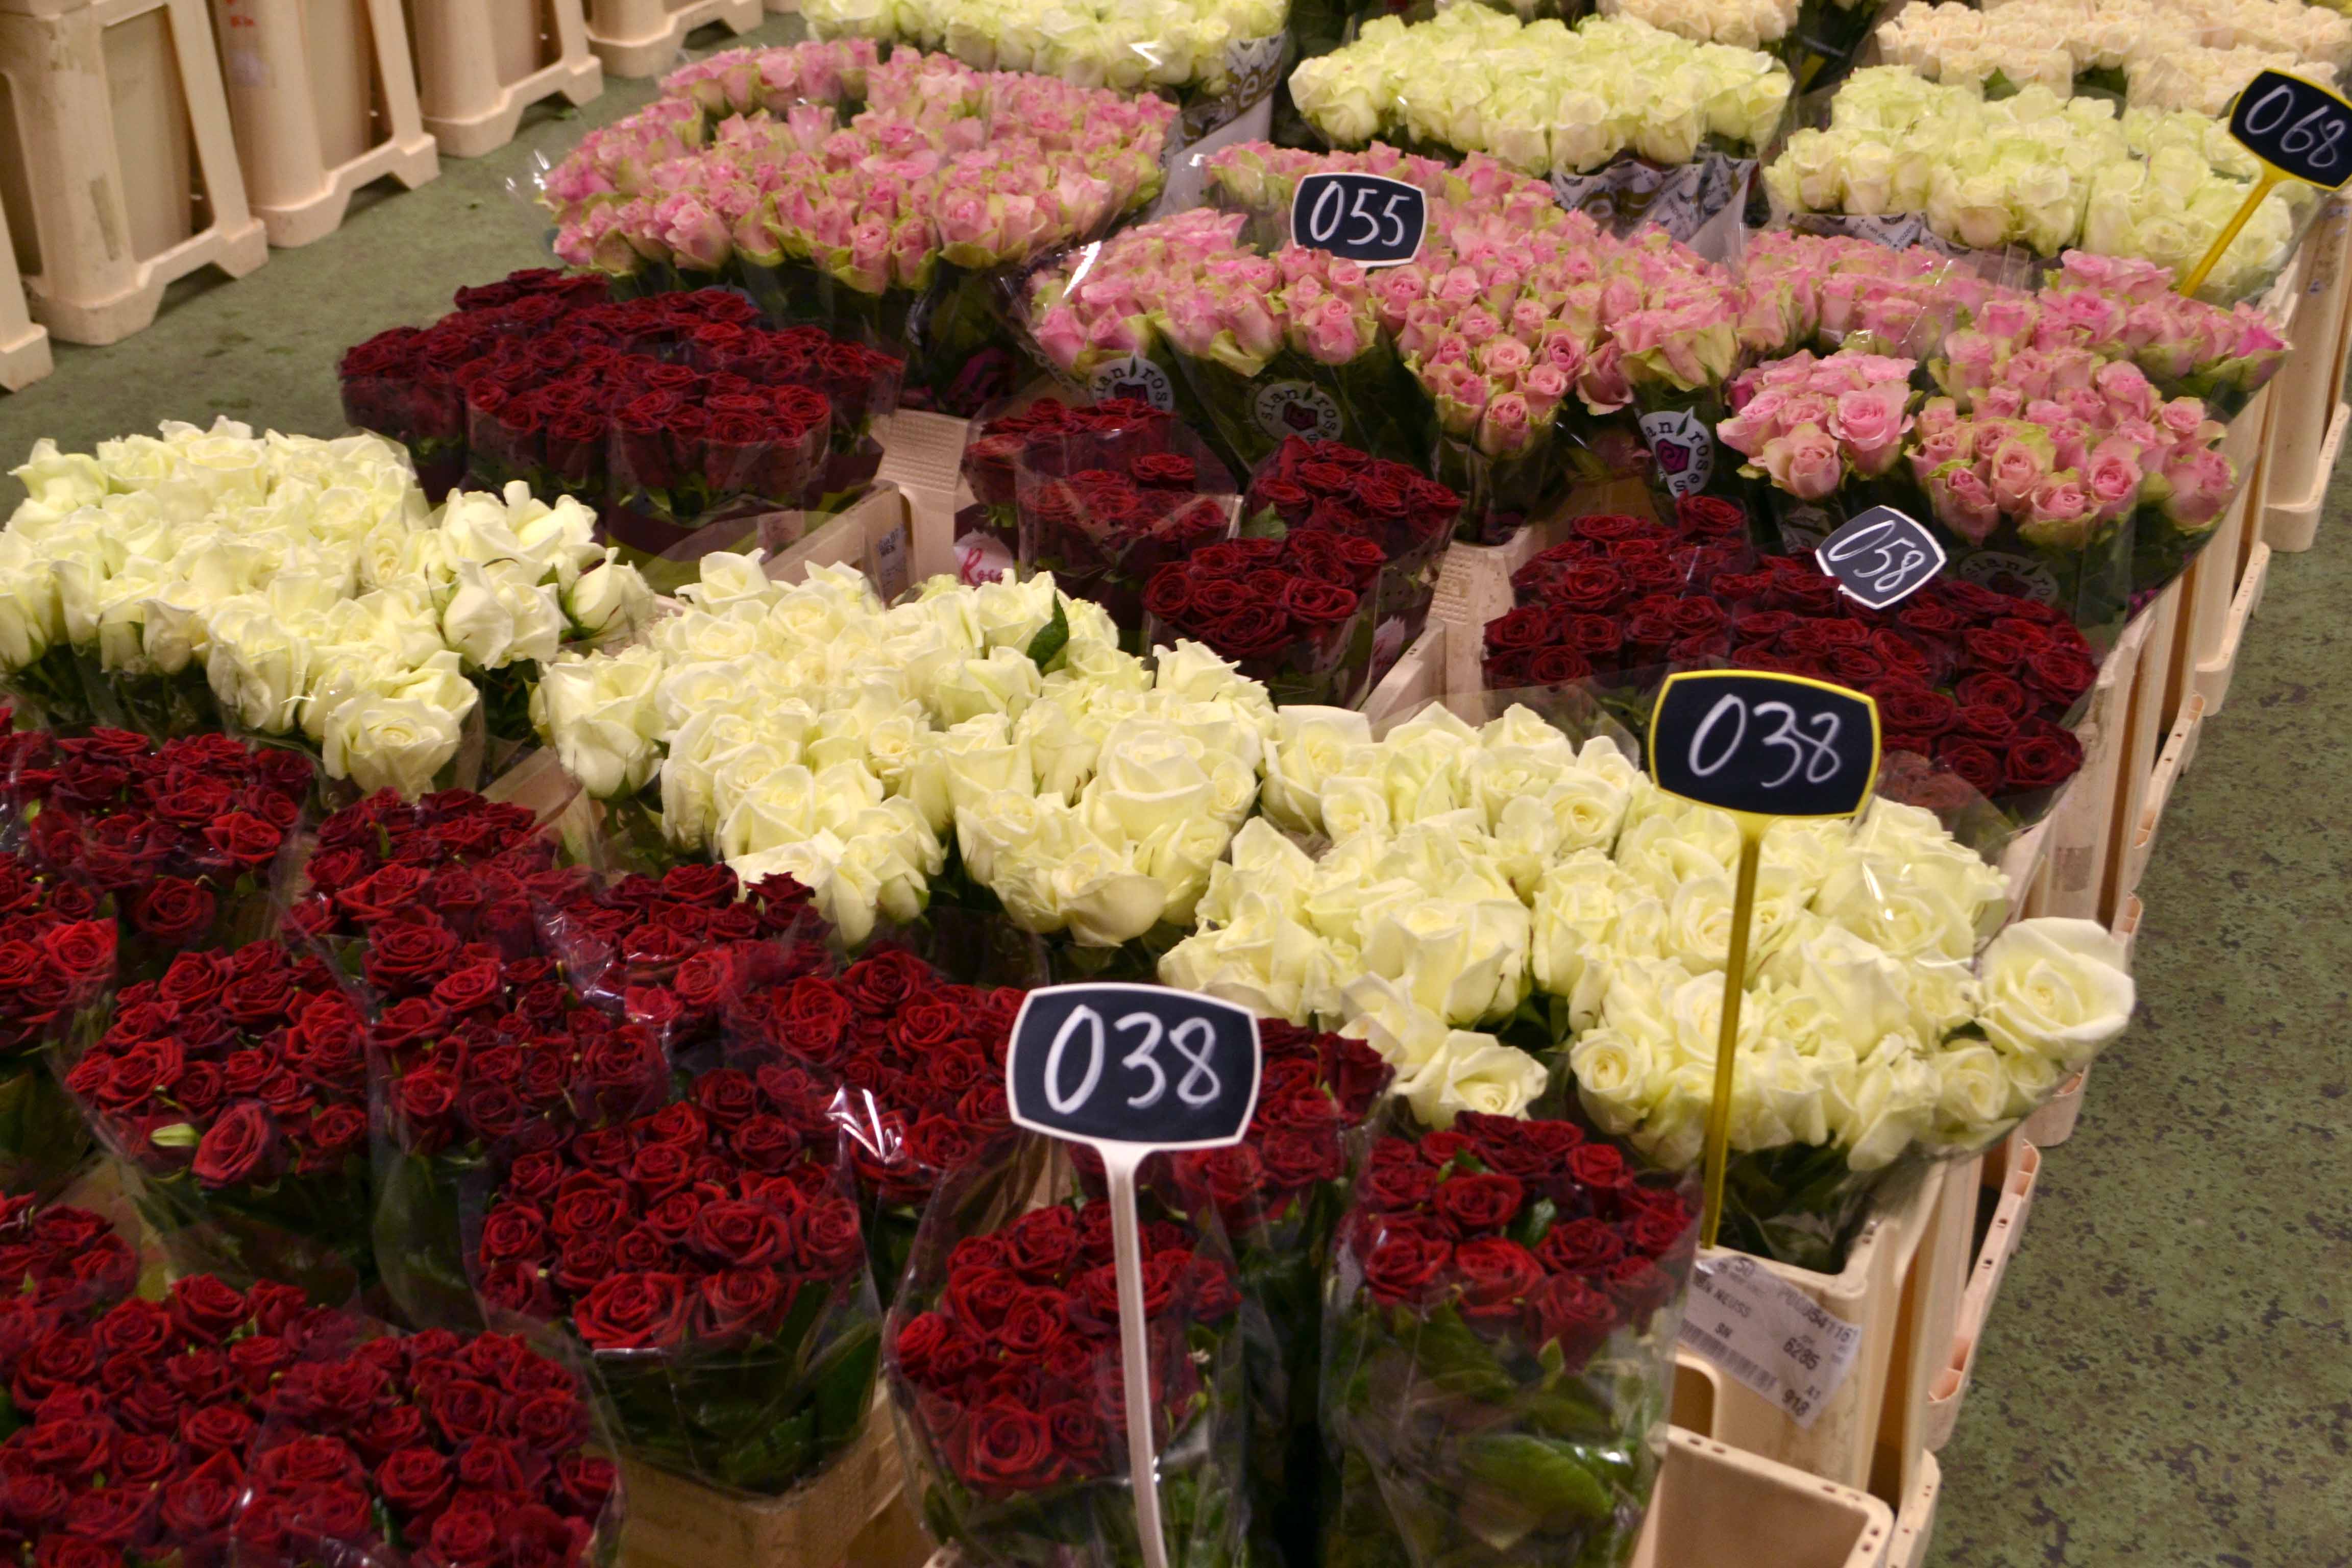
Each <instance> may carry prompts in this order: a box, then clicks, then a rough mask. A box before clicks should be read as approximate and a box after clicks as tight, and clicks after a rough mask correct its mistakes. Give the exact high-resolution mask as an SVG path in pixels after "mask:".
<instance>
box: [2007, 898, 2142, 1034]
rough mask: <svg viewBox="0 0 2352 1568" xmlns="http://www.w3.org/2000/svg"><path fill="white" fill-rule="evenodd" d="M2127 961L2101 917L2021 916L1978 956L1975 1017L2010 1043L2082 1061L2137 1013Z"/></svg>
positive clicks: (2118, 1031)
mask: <svg viewBox="0 0 2352 1568" xmlns="http://www.w3.org/2000/svg"><path fill="white" fill-rule="evenodd" d="M2123 965H2124V950H2123V944H2122V943H2121V942H2118V941H2116V938H2115V937H2114V936H2113V935H2112V934H2111V933H2110V932H2109V931H2107V930H2106V928H2105V927H2104V926H2101V925H2099V924H2097V923H2096V922H2095V921H2074V920H2056V919H2048V918H2043V919H2037V920H2028V921H2018V922H2017V923H2016V924H2015V925H2012V926H2011V927H2009V928H2008V929H2007V930H2006V931H2002V932H2001V933H2000V935H1999V936H1997V937H1995V938H1993V940H1992V942H1991V945H1990V946H1988V947H1987V948H1986V949H1985V951H1984V954H1983V956H1982V957H1981V958H1980V959H1979V961H1978V963H1977V977H1978V982H1979V984H1980V985H1981V986H1982V987H1983V997H1982V1000H1981V1002H1980V1003H1979V1010H1978V1014H1977V1022H1978V1024H1979V1026H1980V1027H1982V1028H1983V1030H1984V1032H1985V1035H1986V1037H1988V1038H1990V1040H1991V1041H1992V1042H1993V1044H1995V1045H1997V1046H1999V1047H2001V1048H2002V1049H2003V1050H2005V1051H2010V1052H2014V1053H2016V1054H2018V1055H2021V1056H2038V1057H2046V1058H2049V1059H2050V1060H2052V1061H2053V1062H2055V1063H2057V1064H2058V1065H2060V1066H2061V1067H2063V1068H2078V1067H2080V1066H2082V1065H2083V1064H2084V1062H2087V1061H2089V1060H2090V1059H2091V1058H2092V1057H2094V1056H2095V1055H2097V1054H2098V1052H2099V1050H2100V1048H2101V1047H2104V1046H2105V1045H2106V1044H2108V1043H2109V1042H2110V1041H2112V1040H2113V1039H2115V1037H2116V1036H2118V1035H2120V1034H2122V1033H2123V1031H2124V1026H2125V1025H2126V1024H2128V1023H2129V1022H2130V1021H2131V1010H2132V1001H2133V990H2132V981H2131V976H2130V975H2129V974H2126V973H2125V972H2124V966H2123Z"/></svg>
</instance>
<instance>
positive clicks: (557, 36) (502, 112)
mask: <svg viewBox="0 0 2352 1568" xmlns="http://www.w3.org/2000/svg"><path fill="white" fill-rule="evenodd" d="M401 4H402V8H403V10H404V12H405V13H406V15H407V18H408V36H409V39H410V41H411V42H412V43H413V44H414V46H415V50H414V52H415V57H416V79H417V102H418V107H419V108H420V110H422V112H423V115H424V123H425V130H426V131H428V132H432V134H433V137H434V139H435V140H436V142H439V143H440V147H441V151H442V152H443V153H446V155H448V156H449V157H452V158H478V157H480V156H481V155H482V154H483V153H494V152H496V151H497V150H498V149H499V148H501V147H503V146H505V145H506V144H507V143H508V142H511V141H513V140H514V138H515V131H516V129H517V128H518V127H519V126H520V125H521V123H522V116H523V110H527V109H529V108H530V106H531V105H532V104H534V103H537V102H539V101H540V100H541V99H546V98H553V97H556V96H558V95H559V94H560V95H562V98H563V99H564V100H566V101H567V102H571V103H575V104H577V103H586V102H588V101H589V100H592V99H593V98H595V97H596V96H597V95H598V94H600V93H602V92H603V91H604V67H603V66H602V65H600V64H598V63H597V59H596V57H595V55H594V54H593V53H591V52H590V50H589V47H588V23H587V18H586V17H585V16H583V14H582V12H581V9H580V5H581V0H401Z"/></svg>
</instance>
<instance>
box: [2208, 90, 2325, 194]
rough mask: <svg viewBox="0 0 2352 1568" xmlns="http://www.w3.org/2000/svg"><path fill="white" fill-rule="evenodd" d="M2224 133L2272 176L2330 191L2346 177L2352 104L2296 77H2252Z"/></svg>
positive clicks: (2231, 114) (2233, 110)
mask: <svg viewBox="0 0 2352 1568" xmlns="http://www.w3.org/2000/svg"><path fill="white" fill-rule="evenodd" d="M2230 134H2231V135H2232V136H2234V137H2236V138H2237V139H2238V141H2239V142H2242V143H2243V144H2244V146H2245V149H2246V151H2247V152H2249V153H2252V154H2253V155H2254V156H2255V157H2257V158H2260V159H2261V160H2262V161H2263V163H2267V164H2269V165H2270V169H2271V173H2272V175H2273V177H2275V176H2277V175H2282V174H2283V175H2285V176H2286V177H2288V178H2290V179H2296V180H2302V181H2305V182H2306V183H2307V184H2314V185H2318V186H2320V187H2321V188H2322V189H2325V190H2331V191H2332V190H2336V189H2338V188H2339V187H2341V186H2342V185H2343V184H2344V183H2345V181H2346V180H2347V178H2352V103H2347V102H2345V101H2344V100H2343V99H2341V98H2339V97H2337V96H2336V94H2335V93H2333V92H2331V91H2329V90H2328V89H2326V88H2325V87H2321V86H2319V85H2317V84H2315V83H2313V82H2308V81H2305V80H2304V79H2302V78H2301V77H2297V76H2290V75H2288V74H2287V73H2286V72H2284V71H2278V70H2263V71H2259V72H2257V73H2256V74H2255V76H2254V79H2253V80H2252V81H2250V82H2248V83H2247V84H2246V87H2245V90H2244V91H2242V92H2241V93H2239V94H2238V101H2237V104H2236V105H2235V107H2233V108H2232V109H2231V111H2230ZM2264 188H2265V189H2267V188H2268V187H2267V185H2265V186H2264Z"/></svg>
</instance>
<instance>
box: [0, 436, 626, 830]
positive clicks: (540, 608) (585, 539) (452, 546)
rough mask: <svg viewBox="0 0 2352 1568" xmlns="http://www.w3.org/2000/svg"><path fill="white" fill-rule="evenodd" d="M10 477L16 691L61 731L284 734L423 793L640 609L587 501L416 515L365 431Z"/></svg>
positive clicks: (410, 489)
mask: <svg viewBox="0 0 2352 1568" xmlns="http://www.w3.org/2000/svg"><path fill="white" fill-rule="evenodd" d="M16 473H17V477H18V478H19V479H22V480H23V481H24V482H25V485H26V489H27V491H28V492H29V499H27V500H26V501H25V502H24V503H23V504H22V505H21V506H19V507H18V508H17V510H16V514H15V515H14V516H13V517H12V518H11V519H10V520H9V522H8V526H7V529H6V531H5V532H0V584H5V585H0V616H6V615H7V613H8V612H11V611H13V612H14V613H15V618H14V619H13V620H9V621H6V622H5V624H0V638H6V639H8V641H7V646H5V647H0V666H5V668H7V669H8V670H9V671H10V672H11V673H10V675H9V678H8V679H9V680H10V682H11V683H12V685H13V686H14V687H16V689H19V690H22V691H24V692H26V693H27V694H29V695H31V696H33V697H34V698H35V700H38V701H40V702H42V703H43V705H44V706H45V708H47V710H48V711H50V712H51V713H53V714H54V715H56V716H57V717H58V719H59V720H60V721H65V722H75V721H89V720H91V719H103V720H107V721H113V722H128V723H130V724H131V725H133V726H135V727H139V728H142V729H145V730H147V731H150V732H152V733H156V734H161V735H168V734H172V733H178V732H186V731H194V730H202V729H211V728H216V727H219V726H222V725H229V726H234V727H236V728H238V729H242V730H245V731H251V732H252V733H254V734H257V735H264V736H283V737H286V738H287V739H289V741H292V742H296V743H298V744H301V745H304V746H306V747H308V748H310V749H312V750H314V751H316V752H318V753H319V754H320V757H321V758H322V759H323V761H324V763H325V764H326V768H327V771H328V773H329V775H330V776H331V777H334V778H338V779H349V780H351V781H352V783H353V784H356V785H357V786H358V787H359V788H361V789H362V790H365V791H373V790H377V789H383V788H392V789H396V790H399V791H400V792H401V793H403V794H404V795H417V794H419V793H422V792H423V791H424V790H425V789H428V788H430V787H432V785H433V783H434V781H435V779H436V776H437V775H441V774H442V773H445V771H446V770H447V769H448V768H449V767H450V766H451V765H452V764H453V763H456V762H457V760H458V757H459V752H460V750H461V747H462V746H463V744H464V742H465V741H466V739H467V735H468V733H469V732H471V733H473V734H474V735H475V736H476V745H477V747H478V746H479V744H480V742H481V738H482V736H483V735H484V734H485V733H488V734H491V735H496V736H499V737H504V738H514V737H518V736H520V735H523V734H527V733H528V728H527V725H526V724H525V721H524V715H523V710H524V707H525V705H526V704H527V702H528V690H529V687H530V683H531V681H532V680H533V679H535V678H536V676H537V673H538V671H539V668H540V667H541V665H543V664H545V663H546V662H548V661H551V660H552V659H554V658H556V656H557V655H558V653H559V652H560V651H562V649H564V648H566V647H596V646H602V645H604V644H607V643H612V642H616V641H622V640H625V639H626V638H628V637H631V636H633V635H635V630H636V628H637V626H638V625H639V624H640V623H641V622H642V621H643V620H644V619H645V618H646V616H647V614H648V613H649V612H650V609H651V605H652V595H651V594H650V593H649V592H648V591H647V590H646V586H645V584H644V582H643V581H642V580H641V579H640V578H639V577H638V576H637V574H636V573H635V570H634V569H632V568H630V567H627V566H623V565H620V564H618V563H615V562H614V561H613V559H612V555H611V552H609V551H606V550H604V549H603V548H600V547H598V546H597V545H595V544H594V543H593V542H591V537H590V536H591V532H592V531H593V526H594V521H595V520H594V517H593V514H592V513H590V512H589V511H588V510H586V509H585V508H583V507H581V506H580V505H578V504H577V503H576V502H572V501H565V502H562V503H561V504H559V505H558V506H555V507H548V506H545V505H542V504H541V503H540V502H538V501H535V500H531V499H530V496H529V495H528V493H527V492H525V491H524V489H523V488H522V487H520V486H513V487H509V491H508V493H507V494H506V495H505V496H503V497H500V496H489V495H477V494H467V493H463V492H460V493H457V494H455V495H453V496H452V497H451V498H450V500H449V501H448V503H447V504H446V506H445V507H444V508H442V509H441V510H438V511H429V510H427V509H426V507H425V497H424V493H423V492H422V491H421V490H420V489H418V488H417V486H416V481H415V475H414V473H413V472H412V471H411V469H410V468H409V466H408V461H407V458H406V455H405V454H404V453H403V452H402V451H401V449H400V448H399V447H396V446H394V444H392V443H390V442H387V441H384V440H382V439H381V438H379V437H372V436H354V437H344V438H342V439H341V440H336V441H319V440H312V439H310V438H308V437H289V436H279V435H278V434H276V433H274V432H273V433H271V434H269V435H267V436H263V437H256V436H254V435H253V433H252V432H251V431H250V430H249V429H247V427H246V426H242V425H237V424H235V423H233V422H231V421H228V420H226V419H224V420H222V421H220V422H218V423H216V424H215V426H213V427H212V428H211V429H210V430H208V431H207V430H200V429H198V428H197V427H196V426H191V425H182V424H176V423H167V424H166V425H164V426H163V428H162V432H161V434H160V435H159V436H155V437H145V436H134V437H125V438H123V439H121V440H119V441H109V442H103V443H100V446H99V448H98V450H97V451H96V452H95V453H92V454H79V453H63V452H60V451H58V448H57V447H56V445H55V443H53V442H48V441H43V442H41V443H39V444H38V445H37V447H35V448H34V452H33V456H32V459H31V461H29V462H28V463H27V464H26V466H25V467H23V468H19V469H18V470H16Z"/></svg>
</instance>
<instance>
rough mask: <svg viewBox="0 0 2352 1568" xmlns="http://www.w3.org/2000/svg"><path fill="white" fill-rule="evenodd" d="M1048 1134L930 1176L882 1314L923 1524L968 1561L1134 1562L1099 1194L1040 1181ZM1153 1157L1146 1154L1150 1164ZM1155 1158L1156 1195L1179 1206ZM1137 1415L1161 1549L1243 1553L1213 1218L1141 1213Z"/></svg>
mask: <svg viewBox="0 0 2352 1568" xmlns="http://www.w3.org/2000/svg"><path fill="white" fill-rule="evenodd" d="M1059 1147H1060V1146H1058V1145H1053V1144H1050V1143H1048V1142H1047V1141H1045V1140H1043V1139H1021V1140H1008V1141H1006V1142H1003V1143H1001V1144H999V1145H998V1146H997V1147H996V1148H994V1149H993V1150H992V1152H991V1158H989V1159H987V1160H985V1161H982V1162H980V1163H975V1164H972V1165H970V1166H967V1167H966V1168H965V1169H964V1171H963V1172H961V1173H960V1174H959V1175H958V1176H957V1177H955V1178H954V1179H953V1180H952V1181H950V1183H949V1184H947V1185H946V1186H945V1187H943V1188H942V1190H941V1192H940V1197H939V1199H938V1201H936V1202H935V1203H933V1205H931V1210H930V1214H929V1216H928V1217H927V1218H926V1219H925V1221H924V1226H923V1236H922V1238H921V1240H920V1241H919V1243H918V1246H917V1253H916V1258H915V1264H914V1267H913V1268H912V1269H911V1270H910V1272H909V1273H908V1278H907V1285H906V1289H905V1291H904V1293H903V1294H902V1295H901V1296H900V1299H899V1300H898V1305H897V1306H896V1307H895V1308H893V1309H892V1310H891V1313H890V1318H889V1321H888V1322H887V1324H886V1325H885V1327H884V1330H883V1333H884V1337H885V1340H886V1342H887V1344H888V1346H889V1352H888V1356H887V1363H886V1364H887V1369H888V1373H889V1379H890V1396H891V1400H892V1402H893V1404H894V1405H895V1406H896V1408H897V1410H898V1416H899V1430H900V1447H901V1450H902V1451H903V1452H904V1453H905V1454H906V1455H907V1456H908V1458H909V1460H910V1461H911V1464H912V1468H913V1472H914V1473H913V1474H912V1475H911V1476H910V1477H909V1481H910V1483H912V1484H917V1485H919V1487H920V1489H921V1491H922V1513H923V1522H924V1526H925V1528H926V1529H928V1530H929V1531H930V1533H931V1535H932V1537H933V1538H934V1539H936V1540H939V1541H941V1542H953V1543H955V1544H956V1545H958V1546H961V1548H963V1549H964V1550H965V1551H966V1552H968V1553H970V1554H971V1556H972V1557H974V1558H976V1559H977V1560H978V1561H980V1562H982V1563H1092V1564H1099V1565H1101V1568H1134V1565H1136V1564H1139V1563H1141V1562H1142V1554H1141V1548H1140V1546H1139V1543H1138V1541H1137V1537H1136V1511H1135V1498H1134V1493H1133V1491H1132V1489H1131V1488H1130V1478H1129V1473H1128V1439H1127V1423H1128V1421H1129V1419H1130V1416H1131V1414H1132V1413H1131V1412H1130V1411H1129V1407H1128V1404H1127V1396H1126V1382H1125V1371H1124V1365H1125V1363H1124V1360H1123V1357H1122V1355H1121V1353H1120V1349H1119V1331H1118V1279H1117V1278H1116V1269H1115V1268H1114V1266H1113V1263H1112V1248H1111V1218H1110V1208H1109V1205H1108V1204H1107V1203H1106V1202H1104V1201H1103V1200H1101V1199H1099V1198H1095V1199H1086V1200H1083V1201H1082V1200H1080V1199H1078V1198H1076V1197H1069V1198H1064V1199H1050V1198H1049V1199H1045V1200H1043V1201H1041V1199H1040V1196H1039V1194H1040V1193H1041V1191H1043V1192H1052V1191H1054V1190H1055V1189H1056V1188H1058V1189H1059V1190H1061V1191H1065V1192H1066V1191H1068V1190H1069V1187H1070V1185H1071V1184H1070V1182H1069V1181H1068V1179H1067V1178H1068V1175H1069V1172H1068V1169H1067V1167H1066V1165H1063V1163H1062V1162H1060V1161H1059V1160H1057V1159H1056V1160H1054V1161H1053V1163H1055V1164H1056V1165H1061V1166H1062V1169H1061V1170H1060V1172H1059V1173H1058V1176H1059V1179H1058V1180H1056V1181H1055V1182H1054V1183H1053V1184H1048V1185H1044V1186H1042V1187H1041V1177H1045V1176H1046V1175H1047V1174H1048V1173H1047V1171H1046V1169H1045V1166H1046V1164H1047V1162H1048V1159H1049V1158H1051V1157H1052V1156H1054V1155H1055V1153H1056V1152H1058V1149H1059ZM1155 1173H1157V1174H1156V1175H1155ZM1165 1177H1166V1166H1165V1163H1164V1162H1162V1161H1160V1160H1154V1161H1152V1162H1150V1163H1148V1164H1147V1165H1146V1167H1145V1180H1144V1186H1145V1188H1146V1189H1147V1192H1148V1194H1149V1197H1150V1202H1151V1203H1152V1205H1153V1206H1154V1207H1155V1208H1158V1209H1160V1210H1161V1211H1163V1212H1168V1213H1174V1212H1179V1209H1180V1207H1181V1200H1180V1198H1179V1196H1178V1194H1176V1193H1175V1192H1174V1191H1173V1189H1172V1188H1171V1186H1169V1184H1167V1182H1166V1179H1165ZM1141 1241H1142V1250H1143V1254H1144V1258H1143V1289H1144V1310H1145V1315H1146V1318H1147V1321H1148V1328H1147V1334H1148V1342H1149V1346H1150V1356H1151V1366H1150V1388H1151V1391H1152V1401H1151V1408H1150V1412H1149V1418H1150V1420H1151V1422H1152V1436H1153V1438H1154V1442H1155V1445H1156V1449H1157V1453H1158V1457H1159V1486H1160V1518H1161V1522H1162V1526H1163V1531H1164V1535H1165V1539H1166V1544H1167V1548H1168V1562H1169V1563H1170V1564H1171V1568H1209V1565H1211V1564H1227V1563H1236V1562H1240V1561H1242V1560H1243V1559H1244V1537H1245V1534H1246V1532H1247V1531H1248V1528H1249V1518H1248V1515H1249V1500H1248V1499H1249V1493H1248V1490H1247V1489H1246V1487H1245V1486H1244V1481H1243V1475H1242V1469H1243V1443H1244V1428H1245V1426H1246V1424H1247V1416H1246V1413H1245V1410H1244V1403H1243V1399H1242V1393H1241V1378H1242V1366H1241V1336H1240V1335H1239V1334H1238V1333H1237V1332H1235V1329H1236V1326H1237V1322H1238V1320H1239V1317H1240V1309H1241V1304H1242V1298H1241V1293H1240V1291H1239V1289H1237V1287H1236V1284H1235V1279H1234V1268H1233V1265H1232V1264H1231V1263H1230V1262H1229V1261H1228V1260H1227V1258H1225V1256H1224V1253H1223V1246H1222V1243H1221V1238H1219V1237H1217V1235H1216V1233H1215V1230H1214V1227H1213V1222H1212V1226H1211V1228H1210V1230H1208V1231H1207V1232H1205V1233H1203V1232H1201V1231H1197V1230H1195V1229H1193V1228H1192V1227H1191V1226H1185V1225H1181V1224H1178V1223H1176V1222H1174V1221H1171V1220H1166V1219H1159V1220H1153V1221H1150V1223H1147V1224H1146V1225H1144V1226H1143V1227H1142V1237H1141Z"/></svg>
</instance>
